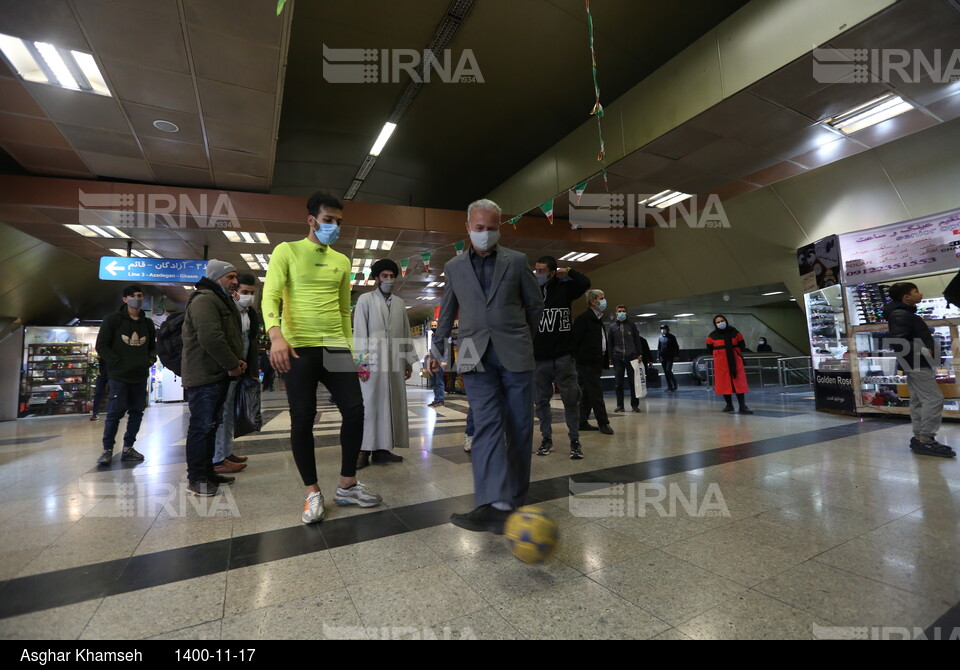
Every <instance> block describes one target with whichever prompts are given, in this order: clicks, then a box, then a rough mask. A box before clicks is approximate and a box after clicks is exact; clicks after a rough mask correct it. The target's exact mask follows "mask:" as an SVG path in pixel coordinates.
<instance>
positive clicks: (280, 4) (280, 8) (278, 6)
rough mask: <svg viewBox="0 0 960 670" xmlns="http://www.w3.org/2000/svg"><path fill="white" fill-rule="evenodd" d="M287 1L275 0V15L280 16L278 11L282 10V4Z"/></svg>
mask: <svg viewBox="0 0 960 670" xmlns="http://www.w3.org/2000/svg"><path fill="white" fill-rule="evenodd" d="M286 3H287V0H277V16H280V12H282V11H283V6H284V5H285V4H286Z"/></svg>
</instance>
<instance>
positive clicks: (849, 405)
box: [804, 286, 856, 412]
mask: <svg viewBox="0 0 960 670" xmlns="http://www.w3.org/2000/svg"><path fill="white" fill-rule="evenodd" d="M804 301H805V306H806V309H807V318H808V329H809V330H808V335H809V337H810V355H811V358H812V362H813V370H814V385H813V395H814V397H815V399H816V406H817V409H820V410H828V411H839V412H853V411H854V410H855V409H856V403H855V399H854V393H853V380H852V376H851V373H850V355H849V351H848V350H849V345H848V333H847V315H846V312H845V310H844V296H843V293H842V291H841V288H840V286H828V287H826V288H823V289H820V290H817V291H813V292H812V293H807V294H806V295H804Z"/></svg>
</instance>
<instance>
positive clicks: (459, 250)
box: [453, 240, 464, 256]
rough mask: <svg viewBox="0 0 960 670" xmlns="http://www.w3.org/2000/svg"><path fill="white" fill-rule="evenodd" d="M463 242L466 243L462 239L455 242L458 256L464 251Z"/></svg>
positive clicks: (454, 246)
mask: <svg viewBox="0 0 960 670" xmlns="http://www.w3.org/2000/svg"><path fill="white" fill-rule="evenodd" d="M463 243H464V240H460V241H459V242H454V243H453V248H454V249H456V250H457V256H459V255H460V254H462V253H463Z"/></svg>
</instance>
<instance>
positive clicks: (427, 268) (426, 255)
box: [420, 251, 430, 274]
mask: <svg viewBox="0 0 960 670" xmlns="http://www.w3.org/2000/svg"><path fill="white" fill-rule="evenodd" d="M420 259H421V260H422V261H423V271H424V272H425V273H426V274H430V252H429V251H425V252H423V253H422V254H420Z"/></svg>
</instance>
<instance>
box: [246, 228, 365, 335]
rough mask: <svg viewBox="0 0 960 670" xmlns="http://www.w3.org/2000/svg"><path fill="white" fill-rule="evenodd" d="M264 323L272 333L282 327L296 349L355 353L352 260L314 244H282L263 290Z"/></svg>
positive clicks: (308, 241)
mask: <svg viewBox="0 0 960 670" xmlns="http://www.w3.org/2000/svg"><path fill="white" fill-rule="evenodd" d="M281 317H282V318H281ZM263 322H264V326H265V327H266V329H267V331H268V332H269V331H270V329H271V328H273V327H274V326H280V331H281V332H282V333H283V337H284V339H286V340H287V342H289V343H290V346H292V347H347V348H350V347H351V346H352V344H353V330H352V328H351V325H350V259H349V258H347V257H346V256H344V255H343V254H341V253H340V252H339V251H335V250H334V249H332V248H330V247H325V246H322V245H319V244H314V243H313V242H311V241H310V240H309V239H303V240H300V241H298V242H283V243H281V244H278V245H277V247H276V248H275V249H274V250H273V254H272V255H271V256H270V268H269V269H268V270H267V279H266V282H265V283H264V287H263Z"/></svg>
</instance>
